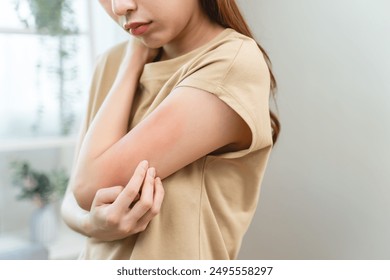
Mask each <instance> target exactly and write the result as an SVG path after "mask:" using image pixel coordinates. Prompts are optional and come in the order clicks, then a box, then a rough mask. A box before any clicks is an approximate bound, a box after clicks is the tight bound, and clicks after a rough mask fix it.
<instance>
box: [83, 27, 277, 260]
mask: <svg viewBox="0 0 390 280" xmlns="http://www.w3.org/2000/svg"><path fill="white" fill-rule="evenodd" d="M125 46H126V44H125V43H123V44H120V45H118V46H116V47H114V48H112V49H111V50H109V51H108V52H107V53H106V54H104V55H103V56H102V57H101V59H100V60H99V62H98V64H97V67H96V71H95V74H94V77H93V81H92V86H91V96H90V100H89V104H88V112H87V122H86V127H87V126H88V125H89V124H90V123H91V121H92V119H93V117H94V116H95V114H96V113H97V111H98V110H99V107H100V106H101V104H102V102H103V100H104V98H105V96H106V94H107V93H108V91H109V90H110V88H111V86H112V84H113V81H114V79H115V76H116V73H117V71H118V67H119V64H120V61H121V59H122V56H123V54H124V50H125ZM140 85H141V86H140V90H139V91H140V92H138V93H137V95H136V97H135V100H134V104H133V108H132V112H131V113H130V117H129V124H130V126H129V129H132V128H133V127H135V126H136V125H137V124H138V123H139V122H140V121H142V120H143V119H144V118H145V117H146V116H147V115H148V114H149V113H151V112H152V111H153V110H154V109H156V107H158V106H159V104H160V103H161V102H162V101H163V100H164V98H166V97H167V96H168V95H169V94H170V92H172V90H173V89H174V88H175V87H180V86H187V87H195V88H199V89H202V90H205V91H207V92H210V93H211V94H215V95H216V96H218V97H219V98H220V99H221V100H223V101H224V102H225V103H226V104H228V105H229V106H230V107H231V108H232V109H233V110H235V111H236V112H237V113H238V114H239V115H240V116H241V117H242V118H243V119H244V120H245V122H246V123H247V124H248V126H249V127H250V129H251V131H252V144H251V146H250V148H249V149H246V150H241V151H237V152H230V153H225V154H221V155H206V156H204V157H202V158H200V159H199V160H197V161H195V162H193V163H192V164H190V165H188V166H186V167H184V168H183V169H181V170H179V171H177V172H176V173H174V174H173V175H171V176H169V177H168V178H166V179H165V180H164V181H163V185H164V190H165V198H164V202H163V205H162V208H161V212H160V214H159V215H158V216H156V217H155V218H154V219H153V220H152V221H151V223H150V224H149V225H148V227H147V229H146V230H145V231H144V232H141V233H139V234H137V235H134V236H130V237H128V238H126V239H123V240H118V241H113V242H101V241H99V240H96V239H94V238H88V240H87V244H86V247H85V249H84V251H83V253H82V255H81V256H80V258H81V259H144V260H145V259H235V258H236V257H237V254H238V251H239V248H240V245H241V241H242V238H243V236H244V234H245V232H246V230H247V229H248V226H249V224H250V222H251V220H252V217H253V214H254V212H255V210H256V206H257V202H258V198H259V194H260V184H261V181H262V178H263V175H264V171H265V168H266V164H267V160H268V157H269V154H270V151H271V147H272V136H271V126H270V117H269V107H268V106H269V105H268V104H269V92H270V77H269V72H268V68H267V65H266V63H265V60H264V57H263V55H262V53H261V51H260V50H259V48H258V47H257V45H256V43H255V41H254V40H252V39H250V38H248V37H245V36H243V35H241V34H239V33H237V32H235V31H234V30H232V29H225V30H224V31H223V32H222V33H221V34H219V35H218V36H217V37H216V38H214V39H213V40H212V41H210V42H209V43H207V44H206V45H204V46H202V47H201V48H198V49H196V50H194V51H192V52H190V53H187V54H185V55H183V56H180V57H177V58H174V59H171V60H166V61H161V62H155V63H150V64H147V65H145V68H144V72H143V74H142V76H141V79H140ZM193 110H197V108H193ZM183 152H185V151H183Z"/></svg>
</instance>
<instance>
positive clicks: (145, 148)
mask: <svg viewBox="0 0 390 280" xmlns="http://www.w3.org/2000/svg"><path fill="white" fill-rule="evenodd" d="M95 141H99V139H95ZM250 143H251V132H250V129H249V127H248V126H247V124H246V123H245V122H244V120H243V119H242V118H241V117H240V116H239V115H238V114H237V113H236V112H235V111H234V110H233V109H231V108H230V107H229V106H228V105H227V104H226V103H224V102H223V101H222V100H220V99H219V98H218V97H216V96H215V95H213V94H211V93H208V92H205V91H203V90H199V89H195V88H191V87H179V88H176V89H175V90H174V91H173V92H172V93H171V94H170V95H169V96H168V97H167V98H166V99H165V100H164V101H163V102H162V103H161V104H160V105H159V106H158V107H157V108H156V109H155V110H154V111H153V112H152V113H151V114H150V115H149V116H147V117H146V118H145V119H144V120H143V121H141V122H140V123H139V124H138V125H137V126H136V127H134V128H133V129H132V130H131V131H130V132H128V133H127V134H126V135H125V136H124V137H123V138H122V139H120V140H119V141H118V142H117V143H116V144H114V145H113V146H112V147H111V148H109V149H108V150H106V151H105V152H104V153H103V154H101V155H100V156H99V157H98V158H96V159H92V160H91V161H89V162H90V163H89V164H88V165H85V166H83V167H82V168H79V169H78V174H76V179H77V181H78V183H77V184H76V189H75V196H76V199H77V200H78V202H79V204H80V205H81V206H82V207H83V208H85V209H89V207H90V205H91V203H92V200H93V198H94V195H95V192H96V191H97V190H98V189H100V188H103V187H110V186H115V185H122V186H123V185H126V184H127V182H128V181H129V179H130V178H131V176H132V174H133V172H134V170H135V167H136V166H137V164H138V163H139V162H140V161H142V160H148V161H149V163H150V166H153V167H155V168H156V170H157V176H159V177H160V178H162V179H163V178H166V177H167V176H169V175H171V174H173V173H174V172H176V171H178V170H179V169H181V168H183V167H184V166H186V165H188V164H190V163H192V162H194V161H196V160H197V159H199V158H201V157H202V156H205V155H207V154H209V153H211V152H214V151H216V150H218V149H220V148H222V147H230V148H232V149H241V148H247V147H249V146H250ZM81 166H82V163H81Z"/></svg>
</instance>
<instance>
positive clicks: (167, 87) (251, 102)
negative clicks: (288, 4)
mask: <svg viewBox="0 0 390 280" xmlns="http://www.w3.org/2000/svg"><path fill="white" fill-rule="evenodd" d="M100 2H101V4H102V5H103V7H105V9H106V10H107V12H108V13H109V14H110V15H111V17H113V18H114V20H116V21H117V22H120V23H121V25H122V26H123V28H124V29H125V30H126V31H128V32H129V33H130V34H131V35H133V36H134V37H135V39H134V40H133V42H132V43H128V42H126V43H123V44H120V45H118V46H115V47H114V48H112V49H111V50H109V51H108V52H107V53H106V54H105V55H103V56H102V57H101V58H100V61H99V62H98V64H97V67H96V71H95V74H94V78H93V81H92V87H91V96H90V101H89V107H88V112H87V119H86V122H85V124H86V126H85V129H84V131H85V133H84V134H85V135H83V138H82V142H81V147H80V152H79V154H78V157H77V162H76V164H75V170H74V174H73V176H72V180H71V183H70V185H69V191H68V193H67V195H66V197H65V199H64V203H63V208H62V212H63V216H64V219H65V221H66V222H67V223H68V224H69V226H70V227H72V228H73V229H74V230H76V231H78V232H80V233H82V234H85V235H87V236H89V238H88V240H87V245H86V247H85V250H84V251H83V254H82V256H81V258H85V259H234V258H236V256H237V254H238V251H239V248H240V244H241V240H242V238H243V235H244V234H245V232H246V230H247V228H248V226H249V224H250V222H251V219H252V216H253V214H254V212H255V209H256V205H257V201H258V197H259V191H260V184H261V181H262V178H263V174H264V171H265V168H266V163H267V160H268V156H269V154H270V151H271V148H272V145H273V143H274V142H275V141H276V138H277V135H278V132H279V123H278V121H277V118H276V117H275V115H273V114H272V113H270V111H269V105H268V104H269V97H270V93H271V92H272V90H273V89H274V87H275V81H274V79H273V75H272V73H271V71H270V68H269V67H268V65H267V61H268V58H267V56H266V54H265V53H264V52H263V50H262V49H261V47H260V46H259V45H258V44H257V43H256V42H255V41H254V40H253V39H252V38H251V37H252V35H251V33H250V31H249V29H248V27H247V25H246V23H245V21H244V19H243V18H242V16H241V14H240V12H239V10H238V8H237V5H236V3H235V1H233V0H215V1H210V0H187V1H183V0H166V1H156V0H112V1H111V2H110V1H108V0H101V1H100ZM161 180H163V182H164V188H163V187H162V183H161ZM163 200H164V201H163ZM83 209H84V210H83Z"/></svg>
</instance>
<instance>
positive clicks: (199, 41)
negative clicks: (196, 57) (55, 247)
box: [161, 15, 224, 60]
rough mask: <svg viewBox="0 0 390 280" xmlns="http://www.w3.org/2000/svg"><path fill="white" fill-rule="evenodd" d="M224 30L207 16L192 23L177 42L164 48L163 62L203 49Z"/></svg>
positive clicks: (174, 41) (177, 38)
mask: <svg viewBox="0 0 390 280" xmlns="http://www.w3.org/2000/svg"><path fill="white" fill-rule="evenodd" d="M223 30H224V28H223V27H221V26H220V25H218V24H216V23H213V22H211V21H210V20H209V19H208V18H206V17H205V16H203V15H202V16H200V18H197V19H194V20H193V21H190V22H189V24H188V25H187V27H186V28H185V29H184V30H183V31H182V32H181V34H180V35H179V36H177V37H176V39H175V40H173V41H171V42H169V43H168V44H166V45H165V46H163V54H162V58H161V60H168V59H172V58H175V57H178V56H181V55H184V54H186V53H188V52H190V51H192V50H194V49H197V48H199V47H201V46H202V45H204V44H206V43H208V42H209V41H211V40H212V39H213V38H215V37H216V36H217V35H218V34H219V33H221V32H222V31H223Z"/></svg>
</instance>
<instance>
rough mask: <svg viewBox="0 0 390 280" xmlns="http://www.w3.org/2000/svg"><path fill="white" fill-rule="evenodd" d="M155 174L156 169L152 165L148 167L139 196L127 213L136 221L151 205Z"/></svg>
mask: <svg viewBox="0 0 390 280" xmlns="http://www.w3.org/2000/svg"><path fill="white" fill-rule="evenodd" d="M155 176H156V170H155V169H154V168H153V167H152V168H149V170H148V173H147V176H146V178H145V182H144V184H143V187H142V193H141V197H140V199H139V200H138V201H137V203H136V204H135V205H134V207H133V208H132V209H131V211H130V213H129V214H130V215H131V218H132V219H133V221H135V222H138V220H139V219H140V218H141V217H142V216H144V215H145V214H146V213H147V212H148V211H149V210H150V208H152V206H153V195H154V180H155Z"/></svg>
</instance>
